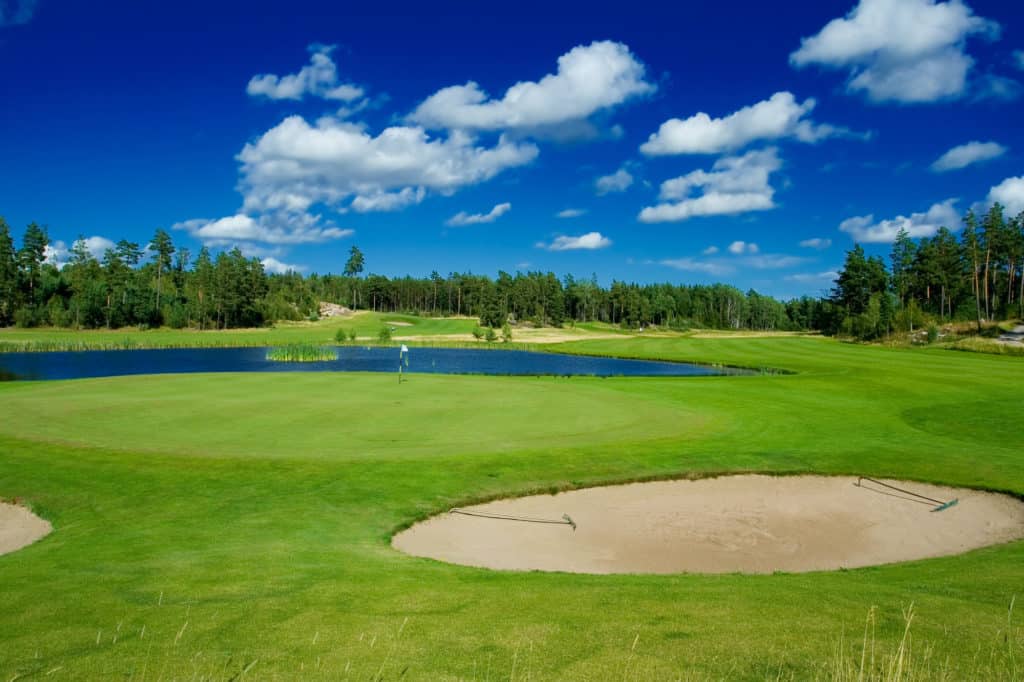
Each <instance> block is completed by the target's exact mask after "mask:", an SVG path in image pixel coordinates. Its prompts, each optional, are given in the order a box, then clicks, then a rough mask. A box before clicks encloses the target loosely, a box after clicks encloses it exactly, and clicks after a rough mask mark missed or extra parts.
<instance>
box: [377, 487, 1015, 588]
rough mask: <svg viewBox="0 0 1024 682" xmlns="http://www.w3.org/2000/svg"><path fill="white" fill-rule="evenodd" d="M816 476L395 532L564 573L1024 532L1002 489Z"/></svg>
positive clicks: (889, 549)
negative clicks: (938, 504) (947, 504)
mask: <svg viewBox="0 0 1024 682" xmlns="http://www.w3.org/2000/svg"><path fill="white" fill-rule="evenodd" d="M856 481H857V479H854V478H845V477H825V476H788V477H774V476H755V475H742V476H726V477H721V478H715V479H704V480H699V481H660V482H654V483H636V484H629V485H619V486H608V487H602V488H588V489H584V490H576V491H571V492H566V493H560V494H558V495H535V496H531V497H523V498H518V499H509V500H499V501H496V502H490V503H488V504H482V505H477V506H474V507H466V508H465V510H466V511H469V512H472V513H483V514H500V515H513V516H528V517H532V518H535V519H546V520H552V521H558V520H561V519H562V515H563V514H567V515H568V516H569V517H570V518H571V519H572V520H573V521H574V522H575V524H576V529H575V531H574V530H573V529H572V528H571V527H570V526H569V525H564V524H559V523H533V522H522V521H511V520H505V519H495V518H488V517H479V516H467V515H464V514H451V513H449V514H443V515H440V516H437V517H434V518H432V519H428V520H427V521H424V522H423V523H419V524H417V525H415V526H413V527H412V528H409V529H408V530H405V531H403V532H401V533H399V534H398V535H396V536H395V537H394V539H393V540H392V545H393V546H394V547H395V548H397V549H399V550H401V551H403V552H406V553H408V554H413V555H415V556H421V557H430V558H434V559H439V560H441V561H446V562H450V563H456V564H463V565H468V566H480V567H485V568H495V569H510V570H542V571H568V572H572V573H679V572H694V573H729V572H736V571H739V572H744V573H771V572H773V571H788V572H803V571H816V570H832V569H838V568H855V567H859V566H873V565H877V564H886V563H892V562H897V561H909V560H912V559H923V558H927V557H937V556H945V555H950V554H959V553H961V552H966V551H968V550H971V549H976V548H978V547H984V546H987V545H992V544H997V543H1003V542H1009V541H1011V540H1016V539H1019V538H1022V537H1024V503H1022V502H1020V501H1019V500H1016V499H1014V498H1012V497H1010V496H1007V495H999V494H996V493H987V492H980V491H975V490H966V489H952V488H943V487H939V486H933V485H925V484H921V483H899V482H896V481H885V482H886V483H892V484H894V485H898V486H900V487H904V488H908V489H910V490H913V491H915V492H919V493H921V494H923V495H927V496H928V497H933V498H935V499H938V500H949V499H952V498H959V504H957V505H956V506H954V507H951V508H949V509H947V510H945V511H941V512H933V511H931V509H932V507H933V506H934V505H929V504H922V503H921V501H920V500H917V501H915V498H909V497H906V496H903V495H900V494H898V493H895V492H894V491H892V490H889V489H886V488H882V487H879V486H873V485H871V484H869V483H865V484H864V486H863V487H858V486H856V485H855V483H856Z"/></svg>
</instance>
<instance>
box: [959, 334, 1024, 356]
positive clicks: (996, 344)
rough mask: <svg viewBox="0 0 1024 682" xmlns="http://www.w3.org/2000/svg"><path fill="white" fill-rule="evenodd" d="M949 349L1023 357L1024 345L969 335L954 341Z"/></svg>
mask: <svg viewBox="0 0 1024 682" xmlns="http://www.w3.org/2000/svg"><path fill="white" fill-rule="evenodd" d="M947 348H949V349H950V350H960V351H967V352H970V353H988V354H990V355H1012V356H1015V357H1024V346H1018V345H1014V344H1010V343H1004V342H1001V341H996V340H995V339H985V338H981V337H977V336H971V337H968V338H965V339H960V340H958V341H954V342H953V343H951V344H950V345H949V346H947Z"/></svg>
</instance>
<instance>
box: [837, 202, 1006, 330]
mask: <svg viewBox="0 0 1024 682" xmlns="http://www.w3.org/2000/svg"><path fill="white" fill-rule="evenodd" d="M831 301H832V303H833V305H834V307H833V310H832V312H833V314H832V315H831V317H827V318H826V319H825V320H824V322H825V323H824V324H823V325H822V327H821V330H822V331H824V332H826V333H832V334H840V335H846V336H854V337H857V338H861V339H874V338H879V337H882V336H885V335H887V334H889V333H892V332H894V331H913V330H914V329H915V328H918V329H919V328H921V327H922V326H923V325H924V324H928V323H930V322H936V321H937V322H940V323H941V322H948V321H968V320H970V321H974V322H975V323H976V324H977V325H978V328H979V329H980V328H981V325H982V322H984V321H986V320H1002V319H1011V318H1024V212H1021V213H1020V214H1018V215H1017V216H1014V217H1011V218H1007V217H1006V215H1005V210H1004V208H1003V206H1001V205H1000V204H995V205H993V206H992V207H991V208H990V209H989V210H988V211H987V212H986V213H985V214H984V215H982V216H978V215H976V214H975V213H974V211H968V212H967V214H966V215H965V216H964V218H963V229H962V230H961V232H960V236H959V238H957V236H956V235H955V234H954V233H953V231H952V230H950V229H949V228H948V227H942V228H940V229H939V230H938V232H937V233H936V234H935V236H934V237H925V238H922V239H919V240H917V241H915V240H913V239H911V238H910V236H909V234H908V233H907V231H906V230H905V229H901V230H900V231H899V233H898V234H897V236H896V239H895V241H894V242H893V245H892V250H891V252H890V254H889V262H888V264H887V263H886V262H885V261H884V260H883V259H882V258H881V257H879V256H870V257H869V256H866V255H865V253H864V249H862V248H861V247H860V246H859V245H858V246H855V247H854V248H853V249H851V250H850V251H848V252H847V254H846V261H845V263H844V265H843V268H842V270H841V271H840V272H839V276H838V277H837V279H836V284H835V288H834V289H833V290H832V295H831Z"/></svg>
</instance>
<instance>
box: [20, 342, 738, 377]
mask: <svg viewBox="0 0 1024 682" xmlns="http://www.w3.org/2000/svg"><path fill="white" fill-rule="evenodd" d="M268 350H269V349H267V348H180V349H179V348H175V349H165V350H103V351H80V352H56V353H0V380H2V379H8V380H10V379H18V380H45V379H83V378H87V377H111V376H125V375H129V374H182V373H192V372H397V371H398V348H361V347H354V346H342V347H339V348H338V359H337V360H330V361H327V362H301V363H297V362H273V361H271V360H267V351H268ZM408 355H409V365H408V367H403V371H405V372H408V373H411V374H417V373H425V374H498V375H522V376H533V375H556V376H601V377H610V376H634V377H637V376H647V377H664V376H688V377H692V376H710V375H718V374H747V373H749V372H747V371H744V370H735V369H729V368H717V367H705V366H702V365H692V364H684V363H677V362H656V361H649V360H622V359H617V358H596V357H583V356H578V355H559V354H556V353H530V352H525V351H514V350H474V349H462V348H458V349H455V348H415V347H414V348H412V349H410V352H409V354H408Z"/></svg>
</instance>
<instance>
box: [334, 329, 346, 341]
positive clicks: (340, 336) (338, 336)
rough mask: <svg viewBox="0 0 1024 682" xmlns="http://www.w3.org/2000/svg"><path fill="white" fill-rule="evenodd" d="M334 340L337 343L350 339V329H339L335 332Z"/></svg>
mask: <svg viewBox="0 0 1024 682" xmlns="http://www.w3.org/2000/svg"><path fill="white" fill-rule="evenodd" d="M334 340H335V341H336V342H337V343H345V342H346V341H348V330H347V329H339V330H338V331H336V332H334Z"/></svg>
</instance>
